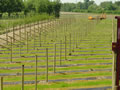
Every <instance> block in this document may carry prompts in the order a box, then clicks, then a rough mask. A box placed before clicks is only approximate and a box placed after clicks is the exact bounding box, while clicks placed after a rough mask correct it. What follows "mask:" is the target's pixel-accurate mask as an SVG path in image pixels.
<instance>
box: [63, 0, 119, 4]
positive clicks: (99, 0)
mask: <svg viewBox="0 0 120 90" xmlns="http://www.w3.org/2000/svg"><path fill="white" fill-rule="evenodd" d="M79 1H81V2H83V1H84V0H61V2H63V3H65V2H73V3H75V2H79ZM94 1H95V2H96V3H97V4H100V2H103V1H112V2H115V1H120V0H94Z"/></svg>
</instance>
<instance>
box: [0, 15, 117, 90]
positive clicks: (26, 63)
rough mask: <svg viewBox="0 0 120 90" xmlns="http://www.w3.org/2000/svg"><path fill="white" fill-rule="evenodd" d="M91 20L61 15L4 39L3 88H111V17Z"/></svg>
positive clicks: (1, 59)
mask: <svg viewBox="0 0 120 90" xmlns="http://www.w3.org/2000/svg"><path fill="white" fill-rule="evenodd" d="M87 17H88V15H87V14H73V15H70V14H65V15H64V14H62V15H61V18H60V19H56V20H49V21H45V22H41V21H40V22H36V23H35V24H28V25H27V26H26V27H22V26H21V28H19V29H16V30H15V31H14V30H13V32H11V33H6V34H4V35H1V37H0V38H1V40H0V42H1V45H0V46H1V48H0V76H1V88H3V89H4V90H21V89H22V90H37V89H38V90H48V89H49V90H69V89H70V90H77V89H79V90H85V89H82V88H99V89H100V88H106V90H111V86H112V62H113V61H112V50H111V43H112V29H113V27H112V23H113V21H112V16H110V15H109V16H108V18H107V19H106V20H101V21H100V20H93V21H89V20H88V18H87ZM114 22H115V21H114ZM87 90H88V89H87ZM91 90H94V89H91ZM101 90H102V89H101Z"/></svg>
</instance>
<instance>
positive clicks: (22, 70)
mask: <svg viewBox="0 0 120 90" xmlns="http://www.w3.org/2000/svg"><path fill="white" fill-rule="evenodd" d="M22 90H24V65H22Z"/></svg>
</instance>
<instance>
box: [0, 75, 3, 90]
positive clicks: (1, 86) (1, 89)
mask: <svg viewBox="0 0 120 90" xmlns="http://www.w3.org/2000/svg"><path fill="white" fill-rule="evenodd" d="M0 84H1V85H0V90H3V77H1V83H0Z"/></svg>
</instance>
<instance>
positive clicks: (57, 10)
mask: <svg viewBox="0 0 120 90" xmlns="http://www.w3.org/2000/svg"><path fill="white" fill-rule="evenodd" d="M53 3H54V6H53V9H54V14H55V17H57V18H59V17H60V9H61V3H60V0H55V1H54V2H53Z"/></svg>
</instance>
